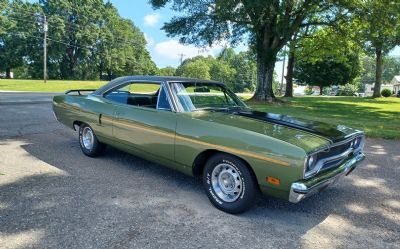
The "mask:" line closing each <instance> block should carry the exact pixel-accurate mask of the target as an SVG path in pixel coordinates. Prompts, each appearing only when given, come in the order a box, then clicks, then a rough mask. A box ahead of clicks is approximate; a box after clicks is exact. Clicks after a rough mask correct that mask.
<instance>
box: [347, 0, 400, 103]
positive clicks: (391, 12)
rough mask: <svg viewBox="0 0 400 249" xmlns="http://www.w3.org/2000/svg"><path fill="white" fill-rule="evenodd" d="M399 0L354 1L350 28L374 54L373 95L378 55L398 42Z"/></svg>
mask: <svg viewBox="0 0 400 249" xmlns="http://www.w3.org/2000/svg"><path fill="white" fill-rule="evenodd" d="M399 18H400V2H399V1H393V0H380V1H374V0H368V1H354V14H353V19H354V20H353V29H354V30H355V31H356V32H354V33H355V34H357V37H356V39H357V40H359V41H360V43H361V44H362V45H363V47H364V49H365V51H366V52H367V53H368V54H375V59H376V74H375V80H374V81H375V86H374V93H373V97H379V96H380V89H381V83H382V57H383V56H385V55H386V54H387V53H388V52H389V51H390V50H391V49H393V48H394V47H395V46H396V45H399V44H400V22H399Z"/></svg>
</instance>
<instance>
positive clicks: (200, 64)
mask: <svg viewBox="0 0 400 249" xmlns="http://www.w3.org/2000/svg"><path fill="white" fill-rule="evenodd" d="M181 76H183V77H189V78H196V79H203V80H209V79H211V76H210V67H209V65H207V63H206V62H205V61H202V60H195V61H191V62H188V63H185V64H184V65H183V66H182V68H181Z"/></svg>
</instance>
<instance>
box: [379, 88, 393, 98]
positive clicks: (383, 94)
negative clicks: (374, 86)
mask: <svg viewBox="0 0 400 249" xmlns="http://www.w3.org/2000/svg"><path fill="white" fill-rule="evenodd" d="M381 94H382V96H383V97H385V98H387V97H390V96H391V95H392V91H390V90H389V89H383V90H382V92H381Z"/></svg>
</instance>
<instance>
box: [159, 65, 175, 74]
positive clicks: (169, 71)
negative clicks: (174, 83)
mask: <svg viewBox="0 0 400 249" xmlns="http://www.w3.org/2000/svg"><path fill="white" fill-rule="evenodd" d="M175 73H176V68H174V67H164V68H160V69H159V70H158V73H157V74H158V75H160V76H174V75H175Z"/></svg>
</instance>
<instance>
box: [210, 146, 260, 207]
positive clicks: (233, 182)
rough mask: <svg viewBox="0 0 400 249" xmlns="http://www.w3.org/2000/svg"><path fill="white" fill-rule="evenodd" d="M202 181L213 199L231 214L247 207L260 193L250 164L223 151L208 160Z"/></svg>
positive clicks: (216, 205) (213, 201) (217, 205)
mask: <svg viewBox="0 0 400 249" xmlns="http://www.w3.org/2000/svg"><path fill="white" fill-rule="evenodd" d="M203 185H204V188H205V190H206V193H207V195H208V198H209V199H210V201H211V203H212V204H213V205H214V206H215V207H217V208H218V209H220V210H222V211H224V212H227V213H231V214H237V213H242V212H244V211H246V210H248V209H249V208H250V207H251V206H252V204H253V203H254V199H255V198H256V196H257V193H258V188H257V180H256V179H255V177H254V175H253V173H252V172H251V170H250V169H249V168H248V167H247V165H246V164H245V163H244V162H242V161H241V160H240V159H238V158H236V157H234V156H231V155H227V154H222V153H221V154H217V155H215V156H213V157H212V158H210V159H209V160H208V161H207V164H206V166H205V168H204V172H203Z"/></svg>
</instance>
